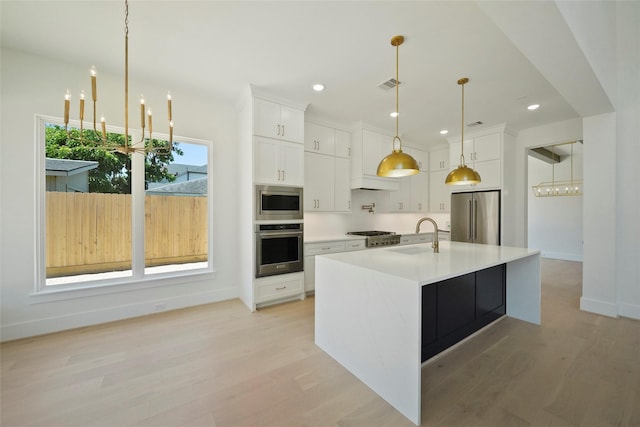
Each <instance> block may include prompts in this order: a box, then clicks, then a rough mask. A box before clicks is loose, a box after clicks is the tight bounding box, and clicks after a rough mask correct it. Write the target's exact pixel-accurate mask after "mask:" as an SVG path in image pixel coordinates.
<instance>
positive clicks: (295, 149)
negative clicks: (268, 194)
mask: <svg viewBox="0 0 640 427" xmlns="http://www.w3.org/2000/svg"><path fill="white" fill-rule="evenodd" d="M279 145H280V163H279V164H280V168H279V169H280V170H281V171H282V179H281V181H280V183H281V184H286V185H294V186H303V185H304V146H303V145H301V144H292V143H289V142H280V143H279Z"/></svg>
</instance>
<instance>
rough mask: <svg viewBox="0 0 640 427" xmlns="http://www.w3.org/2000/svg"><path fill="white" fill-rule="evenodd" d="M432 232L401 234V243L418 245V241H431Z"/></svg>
mask: <svg viewBox="0 0 640 427" xmlns="http://www.w3.org/2000/svg"><path fill="white" fill-rule="evenodd" d="M431 236H432V234H431V233H420V234H403V235H402V236H400V244H401V245H417V244H418V243H431Z"/></svg>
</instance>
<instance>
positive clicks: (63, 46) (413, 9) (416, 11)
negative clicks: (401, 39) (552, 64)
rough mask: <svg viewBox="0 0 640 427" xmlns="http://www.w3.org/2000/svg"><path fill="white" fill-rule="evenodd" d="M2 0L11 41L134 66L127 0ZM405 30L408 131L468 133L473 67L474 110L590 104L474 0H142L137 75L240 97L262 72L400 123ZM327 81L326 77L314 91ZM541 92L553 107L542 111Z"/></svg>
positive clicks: (508, 118) (76, 59) (68, 57)
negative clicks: (555, 80)
mask: <svg viewBox="0 0 640 427" xmlns="http://www.w3.org/2000/svg"><path fill="white" fill-rule="evenodd" d="M1 7H2V33H1V36H2V45H3V46H4V47H9V48H13V49H17V50H23V51H27V52H33V53H35V54H38V55H43V56H48V57H56V58H59V59H61V60H64V61H66V62H70V63H74V64H77V65H78V67H87V68H88V67H89V66H91V65H94V64H95V65H96V67H98V69H99V70H104V71H107V72H109V73H115V74H122V73H123V67H124V65H123V56H124V48H123V46H124V29H123V28H124V3H123V2H120V1H67V2H63V1H40V2H36V1H7V0H3V1H2V2H1ZM494 7H495V5H494ZM510 13H511V12H510ZM513 13H517V10H515V12H513ZM396 34H401V35H404V36H405V43H404V44H403V45H402V46H401V47H400V80H401V81H402V82H403V83H405V84H404V85H402V86H401V87H400V113H401V115H400V134H401V136H403V138H404V139H407V140H411V141H413V142H416V143H423V144H426V145H431V144H435V143H439V142H444V141H445V140H444V138H443V137H442V136H441V135H440V134H439V131H440V130H441V129H443V128H446V129H449V130H450V135H456V134H459V133H460V86H458V85H457V83H456V81H457V80H458V79H459V78H460V77H469V79H470V82H469V84H467V85H466V87H465V98H466V106H465V110H466V114H465V123H468V122H472V121H476V120H481V121H483V122H484V123H485V124H484V126H491V125H496V124H500V123H507V124H508V125H509V126H510V127H511V128H513V129H515V130H520V129H524V128H528V127H533V126H537V125H541V124H544V123H550V122H554V121H559V120H565V119H569V118H573V117H578V114H577V113H576V111H575V110H574V108H572V106H571V105H569V103H568V102H567V101H566V100H565V99H564V98H563V97H562V96H561V95H560V94H559V92H558V91H557V90H556V89H555V88H554V87H553V86H552V85H551V84H550V83H549V82H548V81H547V80H546V79H545V78H544V77H543V75H542V74H541V73H540V72H539V71H538V70H537V69H536V67H534V66H533V65H532V64H531V63H530V62H529V60H527V58H526V57H525V56H524V55H523V54H522V53H521V52H520V51H519V50H518V49H517V48H516V47H515V45H514V44H513V43H512V42H511V41H510V40H509V39H508V38H507V37H506V36H505V35H504V34H503V33H502V32H501V30H500V29H499V28H498V27H497V26H496V25H495V24H494V23H493V21H492V20H491V19H490V18H489V17H488V16H487V15H486V14H485V12H483V9H482V8H481V7H480V6H479V4H477V3H475V2H453V1H451V2H445V1H439V2H435V1H433V2H431V1H429V2H416V1H412V2H397V1H381V2H369V1H354V2H346V1H345V2H343V1H320V2H313V1H297V2H271V1H258V2H246V1H233V2H222V1H132V2H131V3H130V5H129V44H130V55H129V57H130V60H129V62H130V75H131V76H136V78H137V79H139V78H140V76H144V78H145V79H148V80H151V81H155V82H156V83H157V85H159V86H161V87H162V86H164V87H167V88H168V89H170V90H171V91H172V93H177V92H179V91H180V90H192V91H198V92H201V93H204V94H207V95H210V96H212V97H215V98H217V99H220V98H221V99H224V100H226V101H228V102H230V103H235V102H236V101H237V100H238V96H239V95H240V93H241V91H242V90H243V88H246V86H247V84H249V83H251V84H254V85H256V86H259V87H262V88H264V89H265V90H267V91H269V92H272V93H274V94H276V95H278V96H280V97H283V98H289V99H291V100H293V101H297V102H304V103H308V104H309V106H308V109H307V111H308V113H309V114H310V115H313V116H318V117H322V118H326V119H327V120H331V121H335V122H338V123H344V124H349V123H352V122H354V121H358V120H363V121H365V122H367V123H370V124H371V125H374V126H377V127H380V128H385V129H388V130H389V131H390V132H392V131H393V130H394V127H395V122H394V120H393V119H391V118H390V117H389V113H390V112H391V111H393V110H394V108H395V91H393V90H390V91H383V90H381V89H379V88H377V87H376V86H377V84H379V83H380V82H382V81H383V80H386V79H387V78H389V77H393V76H394V74H395V48H394V47H392V46H391V44H390V40H391V37H392V36H394V35H396ZM316 82H322V83H324V84H325V85H326V90H325V91H324V92H322V93H314V92H313V91H312V90H311V85H312V84H313V83H316ZM51 84H52V85H56V86H61V85H63V83H62V82H51ZM530 103H539V104H542V107H541V108H540V109H539V110H537V111H533V112H531V111H528V110H527V109H526V108H525V107H526V106H527V105H528V104H530ZM174 108H179V102H178V101H177V100H176V101H175V105H174ZM476 129H477V128H476Z"/></svg>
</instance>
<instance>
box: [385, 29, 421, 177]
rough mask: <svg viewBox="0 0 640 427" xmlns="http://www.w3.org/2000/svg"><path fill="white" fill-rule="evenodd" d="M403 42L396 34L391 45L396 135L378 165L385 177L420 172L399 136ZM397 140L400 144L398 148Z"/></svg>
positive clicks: (402, 38)
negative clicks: (386, 154)
mask: <svg viewBox="0 0 640 427" xmlns="http://www.w3.org/2000/svg"><path fill="white" fill-rule="evenodd" d="M402 43H404V37H403V36H394V37H393V38H392V39H391V45H392V46H395V47H396V111H395V118H396V136H395V137H393V146H392V151H391V154H389V155H388V156H386V157H385V158H384V159H382V161H381V162H380V164H379V165H378V171H377V175H378V176H385V177H392V178H397V177H402V176H409V175H415V174H417V173H418V172H420V167H419V166H418V162H417V161H416V159H414V158H413V157H411V156H410V155H408V154H407V153H403V152H402V140H401V139H400V137H399V136H398V117H399V116H400V110H399V96H398V87H399V86H400V79H399V77H398V62H399V60H398V59H399V53H398V51H399V48H398V46H400V45H401V44H402ZM396 141H397V143H398V146H397V148H396Z"/></svg>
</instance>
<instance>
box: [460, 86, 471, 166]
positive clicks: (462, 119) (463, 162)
mask: <svg viewBox="0 0 640 427" xmlns="http://www.w3.org/2000/svg"><path fill="white" fill-rule="evenodd" d="M467 82H469V79H468V78H467V77H463V78H461V79H460V80H458V84H459V85H460V86H462V109H461V111H462V112H461V114H460V166H462V167H466V166H467V165H466V164H465V161H464V85H465V84H466V83H467Z"/></svg>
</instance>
